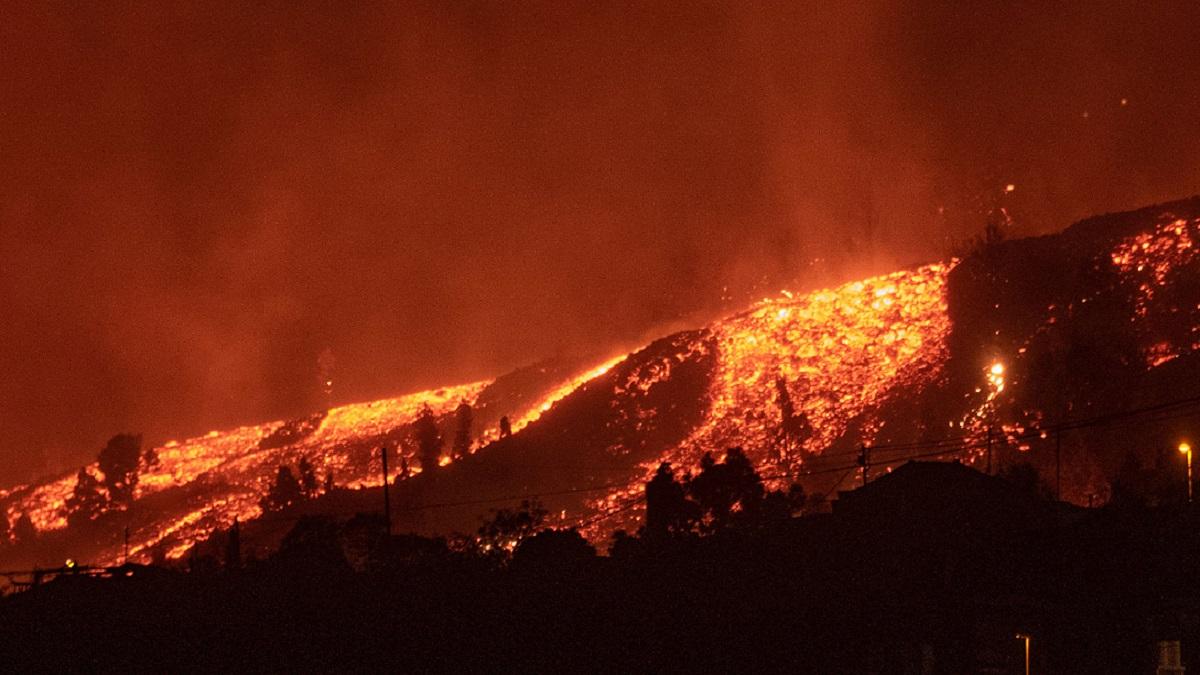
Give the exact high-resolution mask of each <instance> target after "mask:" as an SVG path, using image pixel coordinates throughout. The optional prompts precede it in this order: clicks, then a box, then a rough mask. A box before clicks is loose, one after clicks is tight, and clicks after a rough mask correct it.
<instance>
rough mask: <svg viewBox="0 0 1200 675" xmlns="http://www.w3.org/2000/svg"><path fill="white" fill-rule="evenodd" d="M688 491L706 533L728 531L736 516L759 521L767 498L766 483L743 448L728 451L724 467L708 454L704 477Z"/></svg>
mask: <svg viewBox="0 0 1200 675" xmlns="http://www.w3.org/2000/svg"><path fill="white" fill-rule="evenodd" d="M687 490H688V494H689V496H691V498H692V499H694V500H695V501H696V504H697V505H698V506H699V507H700V509H701V512H702V520H701V530H703V531H706V532H715V531H717V530H721V529H723V528H725V527H728V526H729V525H730V524H732V522H733V520H734V514H735V512H738V513H740V514H744V515H743V516H742V517H743V518H746V519H752V518H755V517H757V516H758V511H759V508H760V507H761V506H762V500H763V496H764V490H763V484H762V479H761V478H759V476H758V472H756V471H755V470H754V465H753V464H751V463H750V459H749V458H748V457H746V453H745V452H743V451H742V449H741V448H730V449H729V450H727V451H726V452H725V457H724V459H723V460H722V461H721V462H720V463H717V462H716V461H714V460H713V457H712V453H707V452H706V453H704V457H702V458H701V460H700V473H699V474H698V475H697V476H696V477H694V478H692V479H691V480H690V481H688V485H687Z"/></svg>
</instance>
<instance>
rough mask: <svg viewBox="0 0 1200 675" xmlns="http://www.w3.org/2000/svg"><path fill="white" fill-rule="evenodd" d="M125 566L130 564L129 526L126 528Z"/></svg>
mask: <svg viewBox="0 0 1200 675" xmlns="http://www.w3.org/2000/svg"><path fill="white" fill-rule="evenodd" d="M123 564H125V565H128V564H129V526H128V525H126V526H125V562H124V563H123Z"/></svg>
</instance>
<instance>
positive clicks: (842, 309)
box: [592, 263, 953, 513]
mask: <svg viewBox="0 0 1200 675" xmlns="http://www.w3.org/2000/svg"><path fill="white" fill-rule="evenodd" d="M952 267H953V263H950V264H933V265H926V266H924V267H920V268H918V269H915V270H911V271H904V272H896V273H893V274H887V275H884V276H879V277H873V278H870V279H865V280H863V281H856V282H853V283H849V284H845V285H843V286H840V287H838V288H834V289H829V290H822V291H816V292H813V293H809V294H806V295H798V296H793V295H792V294H790V293H784V294H783V295H784V297H782V298H779V299H770V300H763V301H761V302H760V303H759V304H758V305H757V306H755V307H753V308H752V309H750V310H749V311H747V312H744V313H742V314H739V315H737V316H734V317H732V318H730V319H727V320H724V321H720V322H717V323H716V324H714V325H713V326H712V331H713V333H714V334H715V337H716V340H715V346H716V349H717V367H716V373H715V374H714V377H713V380H712V385H711V389H710V391H709V393H708V398H709V402H710V410H709V414H708V416H707V419H706V421H705V422H704V423H703V424H702V425H700V426H699V427H698V428H697V429H696V430H695V431H694V432H693V433H692V434H691V435H690V437H689V438H688V439H687V440H686V441H684V442H683V443H681V444H680V445H679V446H678V447H677V448H675V449H674V450H672V451H670V452H668V453H666V454H665V455H664V456H663V457H661V458H657V459H655V460H654V461H652V462H648V463H646V464H645V465H644V468H645V469H646V471H647V474H649V472H652V471H653V470H654V468H656V467H657V465H658V463H659V462H660V461H670V462H672V463H674V464H675V465H676V466H679V467H682V468H685V469H692V468H694V467H695V466H697V465H698V463H699V458H700V456H701V455H702V454H703V453H704V452H706V451H714V452H716V453H719V452H720V451H721V450H722V449H724V448H728V447H731V446H735V445H739V446H742V447H744V448H745V449H746V450H747V452H748V453H749V454H750V456H751V458H752V459H755V460H756V462H758V463H759V464H760V465H761V464H762V463H764V462H766V461H768V458H769V457H770V456H771V455H772V454H773V453H775V454H777V453H778V444H779V430H780V408H779V402H778V400H777V394H776V391H777V389H776V386H777V385H776V382H777V380H778V379H779V378H782V379H783V381H784V383H785V386H786V388H787V391H788V393H789V395H790V397H791V399H792V401H793V403H794V405H795V409H796V411H797V412H798V413H801V414H803V415H804V416H805V417H806V418H807V421H808V422H809V425H811V428H812V434H811V435H810V436H809V437H808V438H807V439H804V440H803V443H802V447H803V451H802V452H801V453H799V455H800V456H793V457H786V456H784V457H781V458H779V459H780V460H781V461H783V462H785V463H787V464H789V465H791V466H793V467H794V466H797V465H798V464H800V463H801V462H802V461H803V460H802V455H805V454H819V453H821V452H822V451H823V450H824V449H825V448H827V447H828V446H829V445H830V444H831V443H832V442H833V441H834V440H836V439H838V438H839V437H841V436H842V435H843V434H845V433H846V431H847V427H848V424H849V421H850V420H852V419H855V418H859V417H860V416H866V417H867V418H868V419H867V420H866V423H865V424H864V425H863V426H864V431H865V433H867V434H868V435H867V436H864V437H863V438H861V439H856V440H857V441H858V442H863V443H870V442H871V441H872V440H873V438H874V436H873V434H874V433H875V432H877V431H878V424H879V423H878V422H877V421H874V420H871V419H870V416H871V414H872V413H873V412H874V410H875V409H876V407H877V406H878V405H879V404H880V403H882V400H883V398H884V397H885V396H886V395H887V394H888V392H889V391H892V390H894V389H896V388H897V387H904V388H906V390H907V391H916V390H918V389H919V388H921V387H923V386H926V385H927V384H929V383H931V382H933V381H934V380H935V379H936V378H937V377H938V376H939V375H940V373H941V369H942V366H943V364H944V363H945V360H946V356H947V345H946V337H947V336H948V335H949V332H950V319H949V317H948V314H947V304H946V285H947V279H948V277H949V273H950V270H951V269H952ZM646 477H648V475H647V476H644V477H642V478H640V479H639V480H638V481H636V482H634V483H632V484H630V485H629V486H627V487H623V488H620V489H617V490H614V491H612V492H611V493H609V494H608V495H606V496H605V497H603V498H601V499H598V500H595V501H593V502H592V506H593V508H595V509H596V510H597V511H599V512H601V513H604V512H612V511H617V510H620V509H622V508H623V506H624V505H627V504H628V503H629V502H630V500H631V499H635V498H636V497H637V496H639V495H640V493H641V490H642V483H643V482H644V480H645V478H646Z"/></svg>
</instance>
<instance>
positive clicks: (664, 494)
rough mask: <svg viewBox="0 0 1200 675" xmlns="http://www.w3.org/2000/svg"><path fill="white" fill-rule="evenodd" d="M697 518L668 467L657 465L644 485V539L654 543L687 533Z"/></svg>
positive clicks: (666, 463)
mask: <svg viewBox="0 0 1200 675" xmlns="http://www.w3.org/2000/svg"><path fill="white" fill-rule="evenodd" d="M697 515H698V508H697V507H696V505H695V504H694V503H693V502H691V501H690V500H689V499H688V498H687V494H686V490H685V487H684V486H683V485H682V484H680V483H679V482H677V481H676V480H675V474H674V472H673V471H672V469H671V464H670V463H669V462H663V463H662V464H659V465H658V470H657V471H655V472H654V477H653V478H651V479H650V482H648V483H646V525H645V528H644V530H643V532H644V535H645V537H646V539H647V540H649V541H655V542H658V541H663V540H665V539H668V538H671V537H676V536H679V535H682V534H685V533H687V532H690V531H691V530H692V525H693V523H694V522H695V517H696V516H697Z"/></svg>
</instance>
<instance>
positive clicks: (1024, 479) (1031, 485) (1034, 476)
mask: <svg viewBox="0 0 1200 675" xmlns="http://www.w3.org/2000/svg"><path fill="white" fill-rule="evenodd" d="M999 476H1000V478H1003V479H1004V480H1006V481H1008V482H1009V484H1011V485H1012V486H1013V487H1014V488H1016V489H1017V490H1018V491H1020V492H1021V494H1023V495H1025V496H1026V497H1028V498H1030V499H1035V500H1045V499H1051V498H1052V497H1053V495H1054V493H1053V491H1052V490H1050V488H1049V487H1048V486H1047V485H1046V484H1045V483H1043V482H1042V477H1041V474H1039V473H1038V470H1037V468H1036V467H1034V466H1033V465H1032V464H1030V463H1029V462H1017V463H1015V464H1010V465H1008V466H1006V467H1004V468H1003V469H1002V470H1001V471H1000V473H999Z"/></svg>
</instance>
